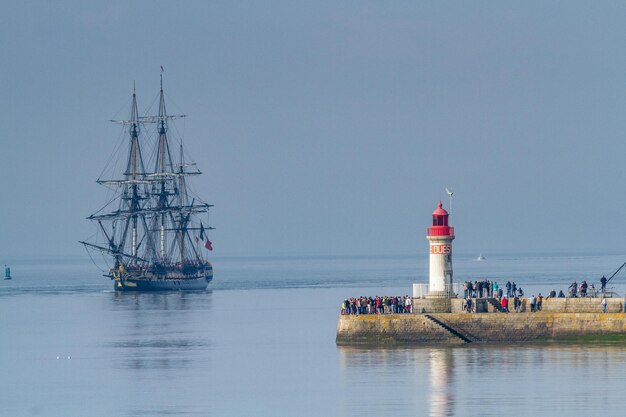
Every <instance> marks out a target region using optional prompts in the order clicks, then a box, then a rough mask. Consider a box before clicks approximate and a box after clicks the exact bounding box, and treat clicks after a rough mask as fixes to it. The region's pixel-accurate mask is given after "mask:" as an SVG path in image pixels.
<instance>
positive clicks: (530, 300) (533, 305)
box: [528, 294, 535, 313]
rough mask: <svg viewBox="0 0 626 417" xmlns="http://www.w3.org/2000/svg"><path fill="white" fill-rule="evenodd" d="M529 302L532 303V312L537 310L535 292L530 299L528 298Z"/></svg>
mask: <svg viewBox="0 0 626 417" xmlns="http://www.w3.org/2000/svg"><path fill="white" fill-rule="evenodd" d="M528 303H529V304H530V312H531V313H534V312H535V294H533V295H532V296H531V297H530V298H529V299H528Z"/></svg>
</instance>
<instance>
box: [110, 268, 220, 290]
mask: <svg viewBox="0 0 626 417" xmlns="http://www.w3.org/2000/svg"><path fill="white" fill-rule="evenodd" d="M112 278H113V281H114V283H113V289H115V291H204V290H206V289H207V286H208V285H209V282H211V281H212V280H213V267H212V266H211V264H210V263H209V264H208V265H207V266H205V267H204V268H201V269H197V270H195V271H182V270H180V269H175V268H172V269H169V270H166V271H160V272H151V271H125V272H122V273H113V274H112Z"/></svg>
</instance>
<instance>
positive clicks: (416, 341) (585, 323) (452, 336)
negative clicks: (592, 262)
mask: <svg viewBox="0 0 626 417" xmlns="http://www.w3.org/2000/svg"><path fill="white" fill-rule="evenodd" d="M620 308H621V307H620ZM607 335H626V314H624V313H568V312H545V311H544V312H540V313H508V314H507V313H472V314H469V313H461V314H456V313H433V314H385V315H361V316H354V315H346V316H340V317H339V323H338V326H337V339H336V341H337V344H338V345H364V346H397V345H414V346H419V345H428V344H435V345H449V346H453V345H462V344H465V343H472V342H474V343H481V342H495V343H519V342H531V341H544V340H567V339H571V338H593V336H607Z"/></svg>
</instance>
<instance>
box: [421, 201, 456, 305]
mask: <svg viewBox="0 0 626 417" xmlns="http://www.w3.org/2000/svg"><path fill="white" fill-rule="evenodd" d="M427 238H428V241H429V242H430V280H429V286H428V297H429V298H431V297H432V298H438V297H439V298H440V297H449V296H450V295H451V294H452V241H453V240H454V227H450V226H449V225H448V212H447V211H445V210H444V209H443V207H442V206H441V201H440V202H439V207H437V209H436V210H435V211H434V212H433V225H432V227H429V228H428V236H427Z"/></svg>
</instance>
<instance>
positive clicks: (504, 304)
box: [500, 297, 509, 313]
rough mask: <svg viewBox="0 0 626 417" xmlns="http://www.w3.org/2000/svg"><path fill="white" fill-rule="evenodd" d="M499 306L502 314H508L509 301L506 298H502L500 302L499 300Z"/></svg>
mask: <svg viewBox="0 0 626 417" xmlns="http://www.w3.org/2000/svg"><path fill="white" fill-rule="evenodd" d="M500 304H501V305H502V312H503V313H508V312H509V299H508V298H506V297H502V300H500Z"/></svg>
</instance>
